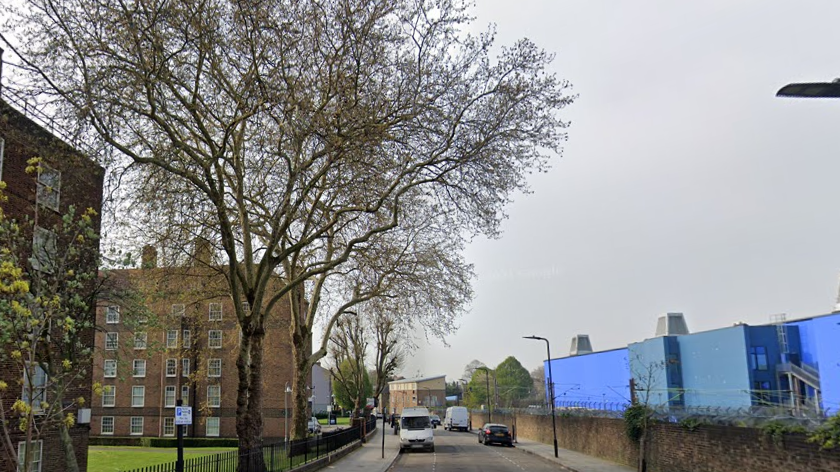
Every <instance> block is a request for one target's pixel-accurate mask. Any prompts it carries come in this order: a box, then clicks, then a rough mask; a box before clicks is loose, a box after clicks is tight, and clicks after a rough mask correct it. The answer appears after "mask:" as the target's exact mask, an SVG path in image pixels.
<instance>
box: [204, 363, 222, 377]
mask: <svg viewBox="0 0 840 472" xmlns="http://www.w3.org/2000/svg"><path fill="white" fill-rule="evenodd" d="M207 376H208V377H221V376H222V360H221V359H207Z"/></svg>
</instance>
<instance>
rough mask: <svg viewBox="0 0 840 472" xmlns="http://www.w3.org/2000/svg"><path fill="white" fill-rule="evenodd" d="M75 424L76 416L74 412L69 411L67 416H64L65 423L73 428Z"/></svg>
mask: <svg viewBox="0 0 840 472" xmlns="http://www.w3.org/2000/svg"><path fill="white" fill-rule="evenodd" d="M74 424H76V417H75V416H74V415H73V413H67V416H65V417H64V425H65V426H67V427H68V428H72V427H73V425H74Z"/></svg>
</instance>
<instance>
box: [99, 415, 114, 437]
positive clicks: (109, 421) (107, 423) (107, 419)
mask: <svg viewBox="0 0 840 472" xmlns="http://www.w3.org/2000/svg"><path fill="white" fill-rule="evenodd" d="M99 433H100V434H114V417H113V416H103V417H102V428H101V429H100V430H99Z"/></svg>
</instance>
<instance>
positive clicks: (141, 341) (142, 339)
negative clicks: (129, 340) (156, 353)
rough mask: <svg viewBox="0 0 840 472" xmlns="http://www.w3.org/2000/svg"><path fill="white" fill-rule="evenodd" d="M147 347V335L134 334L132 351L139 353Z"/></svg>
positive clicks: (141, 333) (143, 332)
mask: <svg viewBox="0 0 840 472" xmlns="http://www.w3.org/2000/svg"><path fill="white" fill-rule="evenodd" d="M148 345H149V333H147V332H145V331H138V332H136V333H134V349H136V350H138V351H141V350H143V349H146V347H147V346H148Z"/></svg>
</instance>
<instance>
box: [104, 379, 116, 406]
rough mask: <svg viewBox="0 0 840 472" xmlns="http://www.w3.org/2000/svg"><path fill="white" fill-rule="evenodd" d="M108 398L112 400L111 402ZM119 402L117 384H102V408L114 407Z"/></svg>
mask: <svg viewBox="0 0 840 472" xmlns="http://www.w3.org/2000/svg"><path fill="white" fill-rule="evenodd" d="M108 399H110V400H111V401H110V402H109V401H108ZM116 404H117V386H116V385H103V386H102V408H113V407H114V406H115V405H116Z"/></svg>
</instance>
